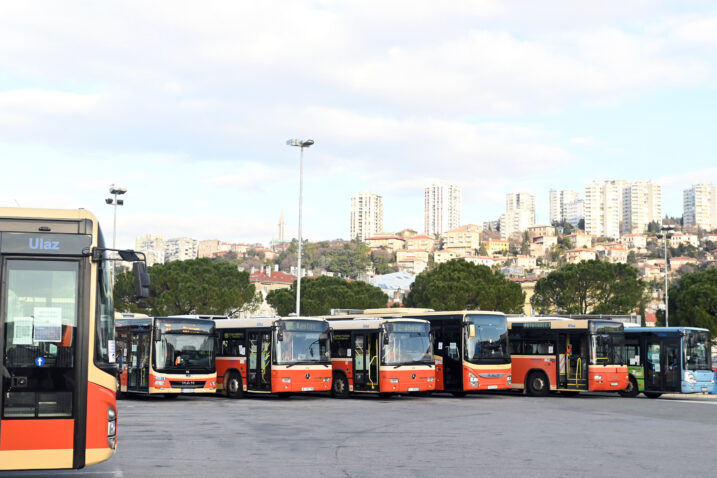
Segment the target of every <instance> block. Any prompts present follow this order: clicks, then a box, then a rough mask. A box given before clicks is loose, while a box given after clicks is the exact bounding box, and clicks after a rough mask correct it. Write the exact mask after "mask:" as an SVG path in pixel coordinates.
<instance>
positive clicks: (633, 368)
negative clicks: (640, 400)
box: [627, 365, 645, 392]
mask: <svg viewBox="0 0 717 478" xmlns="http://www.w3.org/2000/svg"><path fill="white" fill-rule="evenodd" d="M627 373H628V380H629V378H630V377H629V375H632V376H633V377H635V380H637V389H638V390H639V391H641V392H644V391H645V369H644V368H643V367H642V365H628V366H627Z"/></svg>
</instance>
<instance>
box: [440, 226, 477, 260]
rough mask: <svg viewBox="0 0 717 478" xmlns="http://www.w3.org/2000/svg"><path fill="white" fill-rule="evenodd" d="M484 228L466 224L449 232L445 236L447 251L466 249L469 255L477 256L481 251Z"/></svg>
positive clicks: (444, 242)
mask: <svg viewBox="0 0 717 478" xmlns="http://www.w3.org/2000/svg"><path fill="white" fill-rule="evenodd" d="M482 232H483V227H482V226H477V225H475V224H466V225H465V226H461V227H458V228H455V229H451V230H450V231H447V232H446V233H445V234H444V235H443V246H444V247H445V248H446V249H466V250H468V253H469V254H475V252H476V250H478V249H480V239H481V233H482Z"/></svg>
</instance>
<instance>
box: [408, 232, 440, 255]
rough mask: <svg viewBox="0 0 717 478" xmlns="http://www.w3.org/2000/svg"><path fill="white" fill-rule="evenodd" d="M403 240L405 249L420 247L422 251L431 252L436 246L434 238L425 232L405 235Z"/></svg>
mask: <svg viewBox="0 0 717 478" xmlns="http://www.w3.org/2000/svg"><path fill="white" fill-rule="evenodd" d="M405 240H406V249H420V250H422V251H426V252H431V251H432V250H433V249H435V247H436V240H435V239H434V238H432V237H431V236H427V235H425V234H419V235H416V236H411V237H407V238H406V239H405Z"/></svg>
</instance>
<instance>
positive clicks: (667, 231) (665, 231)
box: [657, 226, 675, 327]
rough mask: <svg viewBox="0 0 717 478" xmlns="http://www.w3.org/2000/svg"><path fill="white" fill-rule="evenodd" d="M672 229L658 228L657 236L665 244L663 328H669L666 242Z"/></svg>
mask: <svg viewBox="0 0 717 478" xmlns="http://www.w3.org/2000/svg"><path fill="white" fill-rule="evenodd" d="M674 229H675V228H674V227H673V226H662V227H661V228H660V231H662V234H658V235H657V237H658V238H661V239H664V243H665V327H669V326H670V311H669V309H668V306H669V301H670V299H669V296H668V292H667V240H668V239H669V238H671V237H672V231H673V230H674Z"/></svg>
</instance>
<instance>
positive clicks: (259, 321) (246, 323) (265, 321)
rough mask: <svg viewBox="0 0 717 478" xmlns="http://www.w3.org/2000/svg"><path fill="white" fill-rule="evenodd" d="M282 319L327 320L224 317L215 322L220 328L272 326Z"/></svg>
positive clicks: (318, 320) (297, 318) (319, 320)
mask: <svg viewBox="0 0 717 478" xmlns="http://www.w3.org/2000/svg"><path fill="white" fill-rule="evenodd" d="M281 320H306V321H314V322H326V320H325V319H323V318H321V317H254V318H248V319H223V320H215V321H214V324H215V325H216V328H218V329H230V328H247V329H251V328H259V327H271V326H272V325H274V324H275V323H276V322H279V321H281Z"/></svg>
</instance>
